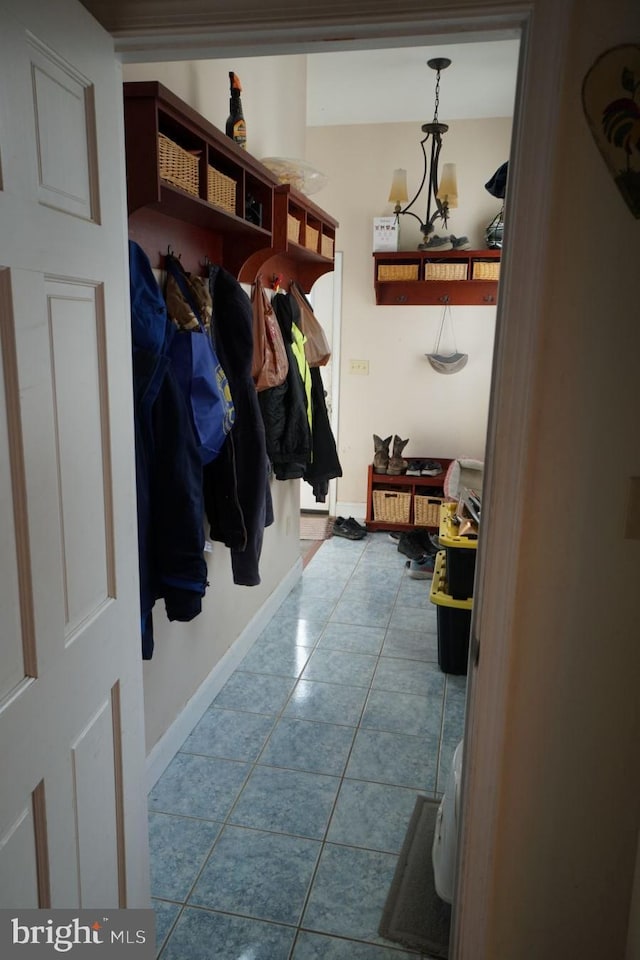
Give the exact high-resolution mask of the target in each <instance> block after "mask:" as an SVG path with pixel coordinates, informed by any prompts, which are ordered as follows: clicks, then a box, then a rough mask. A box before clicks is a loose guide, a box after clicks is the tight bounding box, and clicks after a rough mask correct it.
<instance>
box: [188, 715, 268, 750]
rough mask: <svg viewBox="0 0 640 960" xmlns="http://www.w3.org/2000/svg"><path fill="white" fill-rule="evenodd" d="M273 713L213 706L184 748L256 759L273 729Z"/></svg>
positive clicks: (195, 728)
mask: <svg viewBox="0 0 640 960" xmlns="http://www.w3.org/2000/svg"><path fill="white" fill-rule="evenodd" d="M273 724H274V719H273V717H269V716H265V715H263V714H261V713H243V712H241V711H239V710H225V709H223V708H222V707H210V708H209V709H208V710H207V711H206V713H204V714H203V716H202V719H201V720H200V721H199V723H197V724H196V726H195V727H194V728H193V731H192V732H191V733H190V734H189V736H188V737H187V739H186V740H185V742H184V743H183V745H182V747H181V750H182V751H183V752H184V753H201V754H204V755H205V756H208V757H220V758H222V759H224V760H255V759H256V757H257V756H258V754H259V753H260V751H261V750H262V748H263V746H264V744H265V741H266V739H267V737H268V736H269V733H270V732H271V730H272V729H273Z"/></svg>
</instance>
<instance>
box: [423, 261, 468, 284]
mask: <svg viewBox="0 0 640 960" xmlns="http://www.w3.org/2000/svg"><path fill="white" fill-rule="evenodd" d="M424 278H425V280H466V279H467V264H466V263H431V262H429V261H428V260H427V262H426V263H425V265H424Z"/></svg>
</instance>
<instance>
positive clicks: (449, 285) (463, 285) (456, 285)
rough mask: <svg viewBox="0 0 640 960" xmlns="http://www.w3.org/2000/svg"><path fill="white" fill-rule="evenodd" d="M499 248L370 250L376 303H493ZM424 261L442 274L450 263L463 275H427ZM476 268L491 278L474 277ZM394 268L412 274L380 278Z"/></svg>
mask: <svg viewBox="0 0 640 960" xmlns="http://www.w3.org/2000/svg"><path fill="white" fill-rule="evenodd" d="M501 252H502V251H501V250H489V249H487V250H445V251H433V250H416V251H415V252H414V251H411V250H406V251H401V252H399V253H374V254H373V259H374V288H375V294H376V303H377V304H380V305H383V306H396V307H397V306H416V305H421V304H427V305H428V304H434V305H439V304H447V303H448V304H450V305H451V306H462V305H477V306H494V305H495V304H496V302H497V298H498V279H497V274H498V273H499V269H500V255H501ZM428 265H433V267H434V270H433V272H434V273H435V274H436V275H437V273H438V272H440V273H441V274H445V272H446V269H447V265H452V267H456V268H459V270H460V272H463V271H464V273H465V276H464V278H463V279H451V280H447V279H438V278H437V276H436V278H434V279H427V269H428ZM485 265H489V266H485ZM381 267H382V270H381V269H380V268H381ZM385 268H386V269H385ZM398 268H400V269H398ZM402 268H405V269H404V270H402ZM438 268H440V269H439V270H438ZM465 268H466V270H465ZM480 271H483V272H484V273H489V275H490V276H493V277H495V279H493V278H492V279H477V276H478V273H479V272H480ZM394 272H395V273H397V274H398V275H402V273H404V274H405V275H412V276H411V279H380V277H381V276H384V274H385V273H386V275H387V276H390V275H392V274H393V273H394Z"/></svg>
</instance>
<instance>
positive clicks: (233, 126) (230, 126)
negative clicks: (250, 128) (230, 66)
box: [225, 70, 247, 150]
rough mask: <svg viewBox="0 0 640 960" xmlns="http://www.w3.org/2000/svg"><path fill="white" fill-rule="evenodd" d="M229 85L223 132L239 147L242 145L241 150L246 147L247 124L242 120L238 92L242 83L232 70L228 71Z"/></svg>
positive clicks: (240, 101)
mask: <svg viewBox="0 0 640 960" xmlns="http://www.w3.org/2000/svg"><path fill="white" fill-rule="evenodd" d="M229 87H230V98H229V116H228V118H227V125H226V128H225V133H226V134H227V136H228V137H231V139H232V140H233V141H234V142H235V143H237V144H238V146H239V147H242V149H243V150H246V149H247V126H246V123H245V120H244V114H243V112H242V100H241V99H240V94H241V92H242V84H241V83H240V80H239V78H238V76H237V74H235V73H233V71H231V70H230V71H229Z"/></svg>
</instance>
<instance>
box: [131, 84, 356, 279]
mask: <svg viewBox="0 0 640 960" xmlns="http://www.w3.org/2000/svg"><path fill="white" fill-rule="evenodd" d="M123 92H124V121H125V152H126V166H127V207H128V213H129V235H130V237H131V238H132V239H134V240H137V241H138V242H139V243H140V244H141V245H142V246H143V247H144V249H145V250H146V251H147V254H148V255H149V257H150V259H151V263H152V266H154V267H161V266H162V262H161V258H162V255H163V254H164V253H166V251H167V248H168V247H172V248H173V251H174V252H175V253H176V254H178V253H180V254H182V262H183V263H184V265H185V267H186V268H187V269H188V270H192V271H197V270H198V267H199V266H200V265H201V262H202V260H203V259H204V257H208V258H209V259H210V260H211V261H212V262H215V263H218V264H220V265H221V266H223V267H225V269H227V270H229V272H230V273H232V274H233V275H234V276H236V277H238V279H239V280H241V281H243V282H246V283H252V282H253V281H254V280H255V278H256V276H257V274H258V273H260V272H262V273H263V274H266V275H267V276H266V277H265V283H267V282H268V281H269V279H270V276H269V275H270V274H271V273H278V274H279V275H280V276H282V279H283V283H284V282H286V281H288V280H290V279H296V280H297V281H298V282H299V283H300V285H301V286H302V287H303V289H305V290H307V291H308V290H309V289H310V288H311V285H312V284H313V282H314V281H315V280H316V279H317V278H318V277H319V276H321V275H322V274H323V273H327V272H329V271H331V270H333V260H334V258H333V253H332V255H331V256H330V257H329V256H323V255H322V254H321V253H320V241H319V242H318V248H317V251H312V250H309V249H308V248H307V247H306V246H305V245H304V243H303V244H290V243H288V242H287V238H286V216H287V210H288V209H291V210H296V211H297V212H298V213H297V215H298V217H299V218H300V220H301V222H303V223H304V224H305V225H306V224H310V225H313V226H315V227H316V228H319V230H320V231H321V233H322V235H324V236H327V237H331V238H333V240H334V242H335V231H336V228H337V226H338V223H337V221H336V220H334V219H333V218H332V217H330V216H329V215H328V214H326V213H324V211H322V210H321V209H320V207H317V206H316V205H315V204H314V203H312V202H311V201H310V200H309V199H308V198H307V197H306V196H305V195H304V194H301V193H297V191H294V190H292V189H291V188H290V187H289V186H288V185H287V186H284V187H283V185H281V184H280V182H279V180H278V178H277V177H276V176H275V174H274V173H272V172H271V171H270V170H269V169H267V167H265V166H264V165H263V164H262V163H260V161H259V160H256V158H255V157H253V156H251V154H250V153H248V152H247V151H246V150H243V149H241V148H240V147H239V146H238V145H237V144H236V143H234V142H233V140H231V139H230V138H229V137H227V136H226V135H225V134H224V133H223V132H222V131H221V130H218V129H217V128H216V127H214V126H213V125H212V124H211V123H209V121H208V120H205V118H204V117H202V116H201V115H200V114H198V113H197V112H196V111H195V110H194V109H193V108H192V107H190V106H189V105H188V104H187V103H185V102H184V101H183V100H181V99H180V98H179V97H177V96H176V95H175V94H174V93H172V92H171V91H170V90H168V89H167V88H166V87H165V86H163V84H161V83H158V82H157V81H142V82H132V83H125V84H124V91H123ZM159 134H163V135H164V136H166V137H168V138H169V139H170V140H171V141H172V142H173V143H175V144H177V145H178V146H179V147H182V148H183V150H186V151H188V152H189V153H191V154H192V156H194V157H196V158H197V167H198V174H197V195H194V194H193V193H191V192H188V191H187V190H185V189H182V188H181V187H179V186H175V185H174V184H172V183H170V182H168V180H166V179H163V178H162V177H161V176H160V157H159V145H158V135H159ZM209 167H213V168H214V169H215V170H216V171H218V172H219V173H220V174H222V175H223V176H224V177H228V178H230V179H231V180H232V181H233V183H234V184H235V208H234V209H229V208H227V207H226V206H219V205H217V204H215V203H212V202H210V201H209V200H208V196H207V194H208V172H209ZM283 197H284V198H285V199H283ZM289 197H290V199H289ZM283 218H284V219H283ZM256 219H258V220H259V222H255V221H256ZM194 261H195V262H194Z"/></svg>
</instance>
